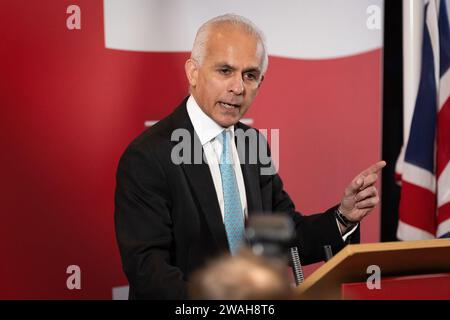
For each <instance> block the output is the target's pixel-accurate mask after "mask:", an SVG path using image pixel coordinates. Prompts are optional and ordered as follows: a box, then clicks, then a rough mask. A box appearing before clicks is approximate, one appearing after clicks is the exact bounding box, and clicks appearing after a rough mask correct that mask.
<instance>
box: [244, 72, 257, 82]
mask: <svg viewBox="0 0 450 320" xmlns="http://www.w3.org/2000/svg"><path fill="white" fill-rule="evenodd" d="M244 78H245V79H246V80H250V81H256V80H257V79H258V77H257V75H256V74H254V73H251V72H248V73H245V74H244Z"/></svg>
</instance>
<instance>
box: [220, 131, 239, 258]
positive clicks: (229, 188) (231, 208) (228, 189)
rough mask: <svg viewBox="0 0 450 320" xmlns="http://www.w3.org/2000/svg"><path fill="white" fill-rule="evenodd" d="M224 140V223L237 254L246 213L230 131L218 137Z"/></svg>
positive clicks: (222, 160)
mask: <svg viewBox="0 0 450 320" xmlns="http://www.w3.org/2000/svg"><path fill="white" fill-rule="evenodd" d="M218 139H219V140H221V142H222V154H221V156H220V163H219V167H220V175H221V176H222V190H223V201H224V219H223V220H224V224H225V230H226V232H227V238H228V244H229V246H230V252H231V254H232V255H235V254H236V253H237V251H238V249H239V247H240V246H241V245H242V243H243V242H244V240H245V234H244V214H243V212H242V205H241V198H240V197H239V189H238V185H237V181H236V176H235V174H234V168H233V157H232V153H231V146H230V132H229V131H228V130H224V131H222V134H221V135H220V136H219V137H218Z"/></svg>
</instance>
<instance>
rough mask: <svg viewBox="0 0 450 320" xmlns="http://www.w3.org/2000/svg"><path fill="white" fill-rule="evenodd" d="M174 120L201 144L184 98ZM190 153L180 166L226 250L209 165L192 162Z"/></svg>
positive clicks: (221, 220)
mask: <svg viewBox="0 0 450 320" xmlns="http://www.w3.org/2000/svg"><path fill="white" fill-rule="evenodd" d="M174 120H175V121H174V125H175V127H176V128H184V129H186V130H188V131H189V133H190V136H191V138H193V139H196V142H195V144H196V145H198V146H201V143H200V139H199V138H198V136H197V134H196V133H195V131H194V127H193V126H192V123H191V121H190V119H189V115H188V113H187V110H186V100H185V101H184V103H183V104H182V105H181V106H180V107H179V108H178V110H177V111H176V112H175V119H174ZM176 128H175V129H176ZM174 143H176V142H174ZM202 152H203V150H202ZM191 154H192V159H191V164H187V163H182V164H181V167H182V168H183V171H184V173H185V175H186V178H187V180H188V181H189V184H190V186H191V188H192V192H193V194H194V196H195V200H196V201H197V203H198V205H199V207H200V208H201V211H202V214H203V215H204V218H205V220H206V223H207V224H208V226H209V229H210V230H211V234H212V236H213V238H214V240H215V241H216V243H217V246H218V247H219V248H220V249H222V250H226V249H228V240H227V236H226V231H225V226H224V224H223V219H222V213H221V211H220V206H219V202H218V199H217V194H216V189H215V187H214V182H213V179H212V176H211V172H210V169H209V166H208V164H207V163H204V162H203V161H202V162H201V163H200V164H194V161H193V160H194V159H193V154H194V152H191Z"/></svg>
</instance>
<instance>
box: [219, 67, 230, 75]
mask: <svg viewBox="0 0 450 320" xmlns="http://www.w3.org/2000/svg"><path fill="white" fill-rule="evenodd" d="M219 73H220V74H223V75H229V74H230V73H231V70H230V69H229V68H220V69H219Z"/></svg>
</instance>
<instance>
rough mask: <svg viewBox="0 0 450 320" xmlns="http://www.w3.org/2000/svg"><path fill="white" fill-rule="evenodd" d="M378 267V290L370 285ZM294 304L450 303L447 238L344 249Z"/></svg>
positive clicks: (305, 284)
mask: <svg viewBox="0 0 450 320" xmlns="http://www.w3.org/2000/svg"><path fill="white" fill-rule="evenodd" d="M370 266H372V267H371V268H369V272H368V267H370ZM378 267H379V271H380V276H381V277H380V278H381V279H380V287H379V288H376V287H373V286H370V285H369V286H368V281H367V280H368V279H369V277H371V275H373V274H374V273H375V272H376V271H371V270H377V268H378ZM369 282H370V283H372V282H371V281H369ZM295 299H450V239H434V240H420V241H399V242H385V243H369V244H357V245H347V246H346V247H345V248H344V249H342V250H341V251H340V252H339V253H338V254H336V255H335V256H334V257H333V258H332V259H330V260H329V261H328V262H327V263H325V264H324V265H322V266H321V267H320V268H319V269H317V270H316V271H315V272H314V273H312V274H311V275H310V276H309V277H308V278H307V279H306V280H305V281H304V282H303V283H302V284H301V285H300V286H299V287H297V288H296V292H295Z"/></svg>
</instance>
